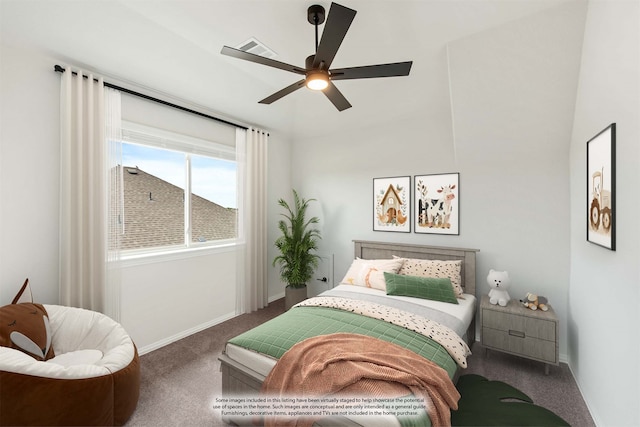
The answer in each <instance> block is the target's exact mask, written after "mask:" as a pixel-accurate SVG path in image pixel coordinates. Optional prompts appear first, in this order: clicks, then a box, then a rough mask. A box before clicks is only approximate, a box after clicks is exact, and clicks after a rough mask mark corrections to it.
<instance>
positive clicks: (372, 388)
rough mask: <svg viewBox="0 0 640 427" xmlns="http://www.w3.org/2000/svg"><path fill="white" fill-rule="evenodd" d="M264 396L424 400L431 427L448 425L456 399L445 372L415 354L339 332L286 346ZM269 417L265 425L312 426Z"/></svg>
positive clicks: (308, 422) (309, 420)
mask: <svg viewBox="0 0 640 427" xmlns="http://www.w3.org/2000/svg"><path fill="white" fill-rule="evenodd" d="M262 393H263V394H265V395H269V396H282V397H286V396H295V397H312V396H313V397H326V396H331V395H339V396H340V395H341V396H356V397H387V398H389V397H401V396H407V395H409V394H410V393H413V394H414V396H416V397H417V398H423V399H424V402H425V409H426V411H427V414H428V415H429V417H430V419H431V423H432V425H434V426H442V425H450V423H451V409H457V408H458V400H459V399H460V394H459V393H458V391H457V390H456V388H455V386H454V385H453V383H452V382H451V380H450V379H449V376H448V375H447V372H446V371H445V370H444V369H442V368H440V367H439V366H438V365H436V364H435V363H433V362H431V361H430V360H427V359H425V358H423V357H421V356H419V355H417V354H415V353H414V352H412V351H410V350H407V349H405V348H403V347H400V346H398V345H396V344H392V343H390V342H387V341H383V340H379V339H376V338H372V337H368V336H364V335H358V334H347V333H338V334H330V335H320V336H317V337H313V338H309V339H306V340H304V341H302V342H300V343H298V344H296V345H294V346H293V347H291V348H290V349H289V350H288V351H287V352H286V353H285V354H284V355H283V356H282V357H281V358H280V360H279V361H278V363H277V364H276V366H275V367H274V368H273V369H272V370H271V372H270V373H269V375H268V376H267V378H266V379H265V381H264V383H263V385H262ZM317 418H320V417H310V418H291V417H269V418H267V419H265V425H266V426H311V425H312V424H313V422H314V421H315V419H317Z"/></svg>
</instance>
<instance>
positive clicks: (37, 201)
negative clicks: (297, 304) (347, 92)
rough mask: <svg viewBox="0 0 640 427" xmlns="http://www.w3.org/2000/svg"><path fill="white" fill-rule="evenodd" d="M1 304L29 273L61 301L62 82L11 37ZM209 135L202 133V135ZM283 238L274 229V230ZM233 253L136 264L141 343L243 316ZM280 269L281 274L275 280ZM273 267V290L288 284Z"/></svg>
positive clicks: (128, 293)
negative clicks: (238, 310)
mask: <svg viewBox="0 0 640 427" xmlns="http://www.w3.org/2000/svg"><path fill="white" fill-rule="evenodd" d="M1 49H2V50H1V51H0V59H1V62H2V63H1V67H2V68H1V72H2V75H1V79H0V83H1V86H0V90H1V92H0V99H1V101H0V105H1V108H2V114H1V117H0V143H1V145H0V305H4V304H8V303H10V302H11V300H12V299H13V297H14V295H15V294H16V293H17V292H18V290H19V289H20V286H22V283H23V282H24V279H25V278H26V277H29V279H30V283H31V285H32V290H33V292H34V298H35V299H36V300H37V301H39V302H42V303H47V304H57V303H58V282H59V278H58V257H59V247H58V245H59V240H58V233H59V231H58V230H59V201H58V199H59V175H60V166H59V164H60V156H59V99H60V95H59V91H60V89H59V87H60V75H59V74H58V73H56V72H54V71H53V65H54V64H56V63H59V62H60V61H59V60H58V59H56V58H52V57H50V56H48V55H46V54H43V53H42V52H39V51H33V50H27V49H24V48H21V47H13V46H7V45H5V44H3V45H1ZM196 136H200V135H196ZM268 156H269V159H270V162H271V165H270V168H269V171H268V177H269V178H268V181H269V184H268V193H269V202H268V203H269V206H268V212H269V215H270V217H274V216H275V213H274V212H276V209H277V202H276V201H277V198H278V197H282V195H286V194H287V192H289V191H290V188H291V186H290V177H289V143H288V141H287V140H286V138H284V137H283V136H281V135H272V136H271V138H270V144H269V151H268ZM271 237H273V235H271ZM235 274H236V262H235V253H234V252H233V251H231V252H228V251H226V252H225V251H218V252H214V253H213V254H209V255H207V256H200V257H195V258H191V259H178V260H168V261H167V260H166V259H163V260H160V261H158V262H152V263H145V264H142V263H131V262H130V263H128V264H127V267H125V268H124V270H123V273H122V291H121V301H122V307H121V322H122V323H123V325H124V326H125V328H126V329H127V331H129V333H130V334H131V335H132V337H133V339H134V340H135V342H136V344H137V345H138V347H139V349H140V350H142V351H146V350H151V349H153V348H156V347H157V346H160V345H163V344H166V343H168V342H171V341H173V340H175V339H177V338H180V337H182V336H185V335H186V334H188V333H191V332H194V331H197V330H199V329H202V328H204V327H206V326H208V325H211V324H213V323H217V322H219V321H221V320H225V319H226V318H228V317H229V316H230V315H233V314H235V313H234V311H235V288H234V283H235ZM272 277H275V278H274V279H273V280H272ZM276 279H277V276H274V275H273V272H271V273H270V291H269V294H270V295H274V294H277V293H278V292H282V290H281V289H280V287H279V283H278V282H277V281H276Z"/></svg>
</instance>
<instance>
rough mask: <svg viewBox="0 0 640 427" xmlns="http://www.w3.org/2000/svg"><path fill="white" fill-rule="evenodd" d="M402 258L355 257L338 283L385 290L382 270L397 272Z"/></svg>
mask: <svg viewBox="0 0 640 427" xmlns="http://www.w3.org/2000/svg"><path fill="white" fill-rule="evenodd" d="M402 263H403V259H401V258H396V259H361V258H356V259H355V260H354V261H353V263H351V267H349V270H348V271H347V274H345V276H344V278H343V279H342V281H341V282H340V283H342V284H345V285H354V286H365V287H367V288H374V289H380V290H383V291H386V289H387V288H386V285H385V281H384V272H387V273H393V274H397V273H398V271H399V270H400V267H402Z"/></svg>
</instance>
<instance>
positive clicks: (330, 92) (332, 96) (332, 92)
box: [323, 82, 351, 111]
mask: <svg viewBox="0 0 640 427" xmlns="http://www.w3.org/2000/svg"><path fill="white" fill-rule="evenodd" d="M323 92H324V94H325V95H327V98H329V101H331V103H332V104H333V105H335V106H336V108H337V109H338V111H343V110H346V109H347V108H351V104H349V101H347V98H345V97H344V95H343V94H342V92H340V91H339V90H338V88H337V87H336V85H334V84H333V83H331V82H329V86H327V88H326V89H325V90H323Z"/></svg>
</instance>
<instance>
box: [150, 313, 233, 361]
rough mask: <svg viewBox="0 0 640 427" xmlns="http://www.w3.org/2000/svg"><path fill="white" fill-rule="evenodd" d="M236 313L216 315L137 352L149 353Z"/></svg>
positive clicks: (225, 319)
mask: <svg viewBox="0 0 640 427" xmlns="http://www.w3.org/2000/svg"><path fill="white" fill-rule="evenodd" d="M236 315H237V314H236V313H235V312H232V313H228V314H225V315H223V316H220V317H217V318H215V319H213V320H210V321H208V322H206V323H202V324H200V325H197V326H194V327H193V328H190V329H187V330H186V331H182V332H179V333H177V334H175V335H172V336H170V337H167V338H164V339H162V340H160V341H156V342H154V343H153V344H149V345H145V346H144V347H142V348H139V349H138V354H140V355H141V356H142V355H143V354H147V353H150V352H152V351H153V350H157V349H159V348H161V347H164V346H165V345H168V344H171V343H173V342H176V341H178V340H181V339H182V338H186V337H188V336H190V335H193V334H195V333H198V332H200V331H203V330H205V329H207V328H210V327H212V326H215V325H217V324H219V323H222V322H225V321H227V320H229V319H232V318H234V317H236Z"/></svg>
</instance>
